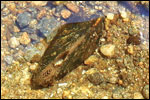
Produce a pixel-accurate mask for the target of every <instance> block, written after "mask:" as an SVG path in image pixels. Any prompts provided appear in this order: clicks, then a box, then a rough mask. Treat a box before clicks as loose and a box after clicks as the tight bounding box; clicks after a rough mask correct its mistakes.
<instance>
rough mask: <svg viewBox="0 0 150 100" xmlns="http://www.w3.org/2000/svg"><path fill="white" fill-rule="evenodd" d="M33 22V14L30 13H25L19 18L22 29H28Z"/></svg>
mask: <svg viewBox="0 0 150 100" xmlns="http://www.w3.org/2000/svg"><path fill="white" fill-rule="evenodd" d="M30 21H31V14H30V13H28V12H23V13H20V14H18V16H17V24H18V25H19V27H20V28H24V27H27V26H28V25H29V23H30Z"/></svg>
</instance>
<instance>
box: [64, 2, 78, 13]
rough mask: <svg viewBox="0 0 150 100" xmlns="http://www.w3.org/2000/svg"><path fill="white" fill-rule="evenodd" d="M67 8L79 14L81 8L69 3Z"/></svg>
mask: <svg viewBox="0 0 150 100" xmlns="http://www.w3.org/2000/svg"><path fill="white" fill-rule="evenodd" d="M66 7H67V8H68V9H69V10H71V11H73V12H75V13H78V12H79V7H78V6H76V5H75V4H74V3H71V2H69V3H67V4H66Z"/></svg>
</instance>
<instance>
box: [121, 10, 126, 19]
mask: <svg viewBox="0 0 150 100" xmlns="http://www.w3.org/2000/svg"><path fill="white" fill-rule="evenodd" d="M120 15H121V17H122V18H123V19H125V18H127V13H126V12H125V11H120Z"/></svg>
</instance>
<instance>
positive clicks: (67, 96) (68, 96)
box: [62, 91, 72, 99]
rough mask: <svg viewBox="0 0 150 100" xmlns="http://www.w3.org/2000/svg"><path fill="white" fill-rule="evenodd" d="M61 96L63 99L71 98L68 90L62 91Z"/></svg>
mask: <svg viewBox="0 0 150 100" xmlns="http://www.w3.org/2000/svg"><path fill="white" fill-rule="evenodd" d="M62 98H63V99H72V95H71V93H70V91H63V94H62Z"/></svg>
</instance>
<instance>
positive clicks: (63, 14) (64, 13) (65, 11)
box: [61, 9, 71, 19]
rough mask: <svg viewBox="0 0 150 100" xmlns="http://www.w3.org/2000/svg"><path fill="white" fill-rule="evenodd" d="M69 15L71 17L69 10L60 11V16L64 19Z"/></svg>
mask: <svg viewBox="0 0 150 100" xmlns="http://www.w3.org/2000/svg"><path fill="white" fill-rule="evenodd" d="M70 15H71V12H70V11H69V10H66V9H64V10H62V11H61V16H62V17H63V18H64V19H67V18H69V17H70Z"/></svg>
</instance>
